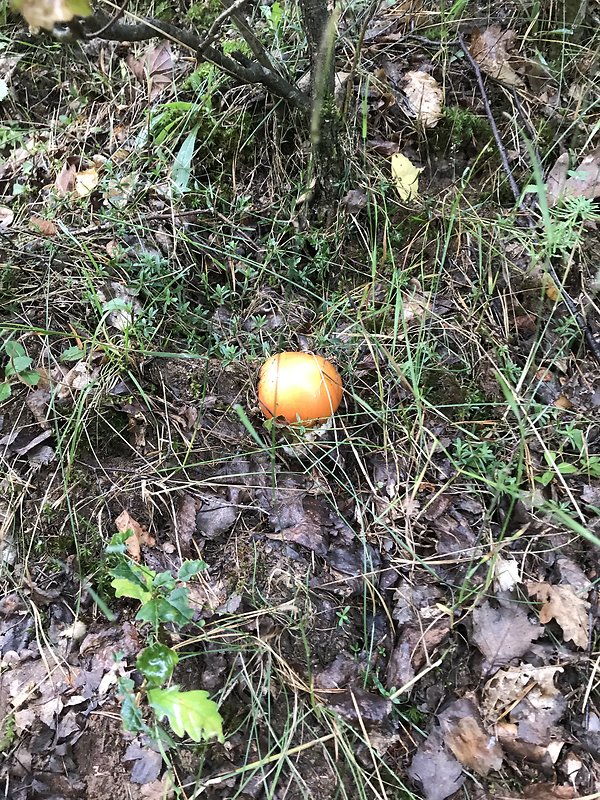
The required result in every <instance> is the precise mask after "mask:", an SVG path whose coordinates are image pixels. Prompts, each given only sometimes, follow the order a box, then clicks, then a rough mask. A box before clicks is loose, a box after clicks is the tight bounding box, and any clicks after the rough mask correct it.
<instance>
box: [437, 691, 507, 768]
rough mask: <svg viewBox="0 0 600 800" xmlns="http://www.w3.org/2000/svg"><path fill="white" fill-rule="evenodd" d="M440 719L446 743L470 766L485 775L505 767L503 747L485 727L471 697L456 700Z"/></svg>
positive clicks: (465, 764)
mask: <svg viewBox="0 0 600 800" xmlns="http://www.w3.org/2000/svg"><path fill="white" fill-rule="evenodd" d="M439 722H440V727H441V729H442V733H443V734H444V741H445V742H446V746H447V747H448V748H449V749H450V750H451V751H452V753H453V755H454V757H455V758H457V759H458V760H459V761H460V763H461V764H462V765H463V766H465V767H467V769H470V770H473V771H474V772H477V773H478V774H479V775H482V776H483V777H485V776H486V775H487V774H488V773H489V772H491V771H492V770H498V769H500V768H501V767H502V760H503V758H504V754H503V752H502V748H501V747H500V745H499V744H498V742H497V741H496V739H495V737H493V736H490V735H489V734H488V733H487V732H486V731H485V730H484V728H483V725H482V724H481V718H480V716H479V712H478V710H477V708H476V706H475V704H474V703H473V702H472V701H471V700H469V699H468V698H462V699H460V700H456V701H455V702H454V703H452V704H451V705H450V706H448V707H447V708H445V709H444V711H443V712H442V713H441V714H440V715H439Z"/></svg>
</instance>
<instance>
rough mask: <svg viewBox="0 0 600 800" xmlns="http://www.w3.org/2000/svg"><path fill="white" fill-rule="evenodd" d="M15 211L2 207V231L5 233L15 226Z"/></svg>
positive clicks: (0, 228) (0, 214)
mask: <svg viewBox="0 0 600 800" xmlns="http://www.w3.org/2000/svg"><path fill="white" fill-rule="evenodd" d="M14 218H15V214H14V211H13V210H12V209H11V208H8V206H0V231H4V230H6V229H7V228H10V226H11V225H12V224H13V220H14Z"/></svg>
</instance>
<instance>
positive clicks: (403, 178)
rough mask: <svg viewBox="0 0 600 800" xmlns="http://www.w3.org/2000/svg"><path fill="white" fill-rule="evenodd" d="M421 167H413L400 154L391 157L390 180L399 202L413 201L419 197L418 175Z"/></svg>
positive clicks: (410, 162)
mask: <svg viewBox="0 0 600 800" xmlns="http://www.w3.org/2000/svg"><path fill="white" fill-rule="evenodd" d="M421 172H423V168H422V167H415V165H414V164H413V163H412V161H410V160H409V159H408V158H407V157H406V156H403V155H402V153H394V154H393V155H392V178H393V179H394V183H395V185H396V190H397V192H398V194H399V195H400V199H401V200H405V201H408V200H414V199H415V197H418V195H419V174H420V173H421Z"/></svg>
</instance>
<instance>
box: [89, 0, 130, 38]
mask: <svg viewBox="0 0 600 800" xmlns="http://www.w3.org/2000/svg"><path fill="white" fill-rule="evenodd" d="M128 4H129V0H123V5H122V6H121V8H118V9H117V11H116V13H115V14H114V16H112V17H111V18H110V19H109V21H108V22H107V23H106V25H105V26H104V27H103V28H100V30H99V31H96V32H95V33H92V34H86V38H91V37H93V36H96V37H98V38H100V37H101V36H102V34H103V33H105V32H106V31H107V30H108V29H109V28H110V26H111V25H114V24H115V22H117V21H118V20H120V19H121V17H122V16H123V14H124V13H125V9H126V8H127V6H128Z"/></svg>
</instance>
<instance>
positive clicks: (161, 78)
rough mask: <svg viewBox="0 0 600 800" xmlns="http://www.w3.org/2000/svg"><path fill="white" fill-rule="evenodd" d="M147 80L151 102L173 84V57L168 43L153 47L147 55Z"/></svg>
mask: <svg viewBox="0 0 600 800" xmlns="http://www.w3.org/2000/svg"><path fill="white" fill-rule="evenodd" d="M146 78H147V81H148V97H149V99H150V100H151V101H152V100H155V99H156V98H157V97H158V95H159V94H160V93H161V92H162V90H163V89H165V88H166V87H167V86H170V85H171V84H172V83H173V56H172V55H171V47H170V45H169V44H168V43H167V42H164V43H163V44H161V45H159V46H158V47H153V48H152V49H151V50H149V51H148V53H147V54H146Z"/></svg>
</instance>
